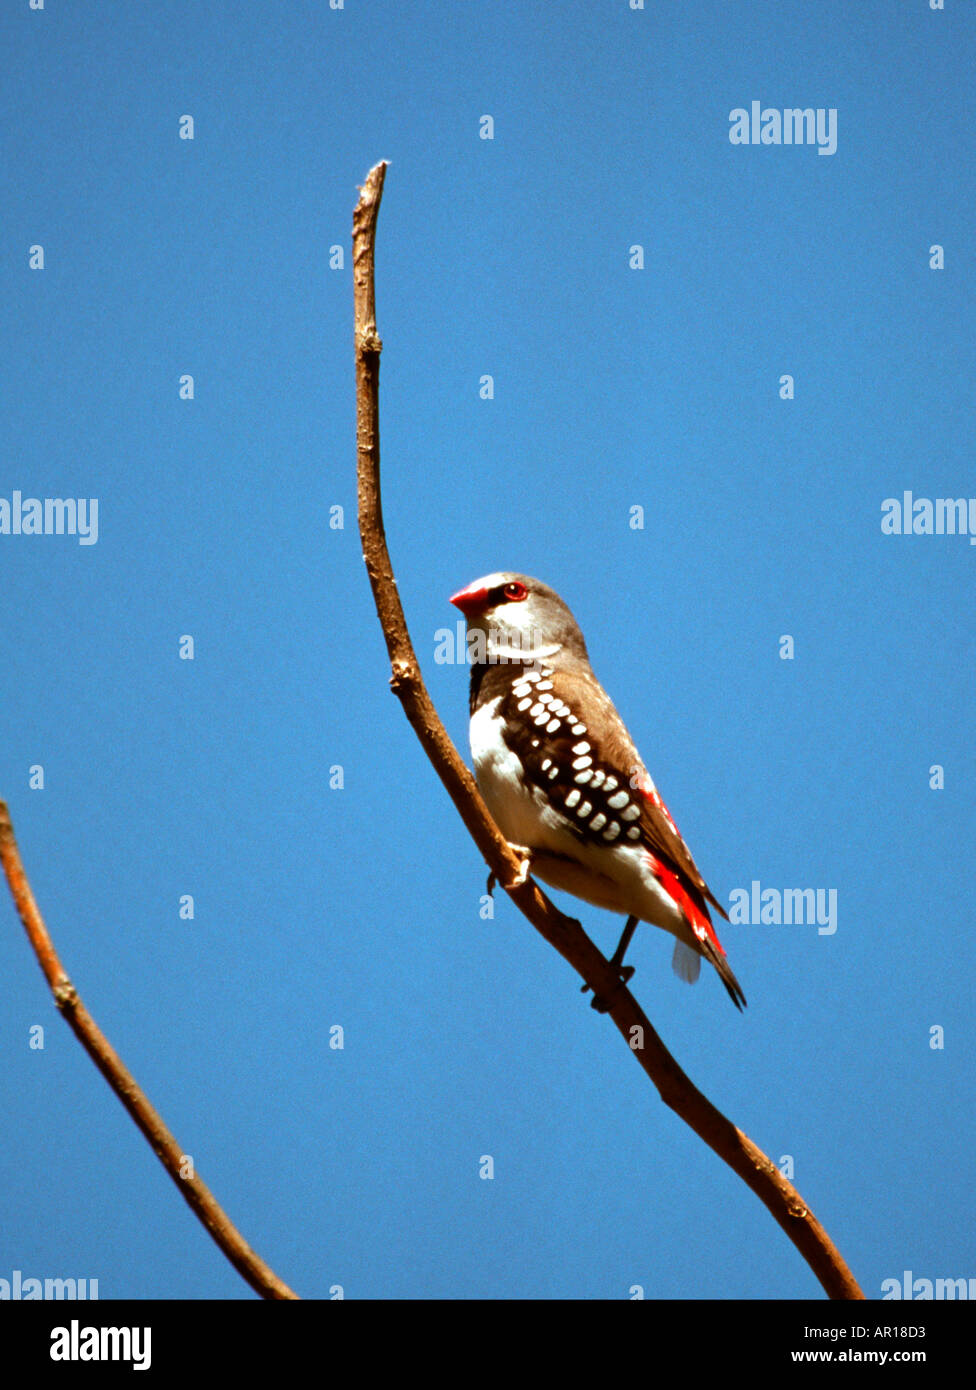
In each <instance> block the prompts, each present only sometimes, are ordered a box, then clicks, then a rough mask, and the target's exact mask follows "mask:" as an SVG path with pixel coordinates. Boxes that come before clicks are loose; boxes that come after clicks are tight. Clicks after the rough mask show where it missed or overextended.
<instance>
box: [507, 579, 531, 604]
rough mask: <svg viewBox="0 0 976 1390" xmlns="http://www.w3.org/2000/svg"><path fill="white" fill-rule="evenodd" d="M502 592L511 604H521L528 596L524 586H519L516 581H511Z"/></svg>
mask: <svg viewBox="0 0 976 1390" xmlns="http://www.w3.org/2000/svg"><path fill="white" fill-rule="evenodd" d="M502 592H503V593H504V595H505V597H506V598H507V599H510V600H511V602H512V603H521V601H522V599H524V598H528V596H529V591H528V589H527V588H526V587H525V585H524V584H520V583H519V582H518V580H516V579H513V580H512V582H511V584H506V585H505V588H504V589H503V590H502Z"/></svg>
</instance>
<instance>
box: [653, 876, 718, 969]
mask: <svg viewBox="0 0 976 1390" xmlns="http://www.w3.org/2000/svg"><path fill="white" fill-rule="evenodd" d="M647 857H648V859H649V860H650V863H651V872H652V873H653V875H654V877H655V878H656V879H657V880H658V882H659V883H660V884H661V886H662V887H663V888H664V889H665V890H666V891H667V892H668V893H670V894H671V896H672V898H674V900H675V902H676V903H677V904H678V906H679V907H680V908H681V910H682V912H683V913H684V914H685V916H686V917H687V918H688V921H689V922H690V923H691V927H692V931H693V932H694V933H695V935H696V936H697V937H698V939H699V941H705V940H706V939H707V940H709V941H710V942H711V943H712V945H713V946H714V947H715V949H716V950H717V951H720V952H721V954H722V955H723V956H724V955H725V949H724V947H723V946H722V943H721V941H719V939H718V937H717V936H716V935H715V930H714V928H713V926H712V924H711V922H710V921H709V919H708V917H707V916H706V914H705V913H704V912H703V911H702V909H701V908H700V907H699V906H698V904H697V903H696V902H695V901H694V899H693V898H692V897H691V895H690V894H689V893H688V890H687V889H686V888H685V887H684V885H683V883H682V882H681V879H680V878H679V877H678V875H677V874H676V873H675V872H674V870H673V869H668V868H666V867H665V865H664V864H662V863H661V861H660V859H655V858H654V855H653V854H648V856H647Z"/></svg>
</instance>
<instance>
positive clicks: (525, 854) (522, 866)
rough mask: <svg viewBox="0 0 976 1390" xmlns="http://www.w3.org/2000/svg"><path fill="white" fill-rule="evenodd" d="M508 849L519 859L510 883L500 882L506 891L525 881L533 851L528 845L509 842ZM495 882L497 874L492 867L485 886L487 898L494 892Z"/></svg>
mask: <svg viewBox="0 0 976 1390" xmlns="http://www.w3.org/2000/svg"><path fill="white" fill-rule="evenodd" d="M509 849H510V850H511V851H512V853H513V854H514V855H516V856H517V857H518V859H519V866H518V871H517V873H516V875H515V877H514V878H513V879H512V881H511V883H503V884H502V887H503V888H504V889H505V890H506V892H508V891H510V890H511V889H512V888H521V887H522V884H523V883H525V881H526V879H527V878H528V877H529V871H530V870H531V868H532V854H533V851H532V850H531V849H529V847H528V845H513V844H510V845H509ZM497 882H498V875H497V874H496V873H495V871H494V869H492V871H491V873H490V874H489V875H488V887H487V892H488V896H489V898H490V897H491V896H492V894H493V893H494V891H495V885H496V883H497Z"/></svg>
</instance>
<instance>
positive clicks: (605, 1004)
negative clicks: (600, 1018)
mask: <svg viewBox="0 0 976 1390" xmlns="http://www.w3.org/2000/svg"><path fill="white" fill-rule="evenodd" d="M633 973H634V967H633V966H632V965H622V966H621V967H620V970H619V971H618V975H619V979H620V985H626V984H627V983H628V982H629V980H630V978H631V976H632V975H633ZM620 985H618V986H617V988H616V989H615V990H614V991H613V993H612V994H611V995H610V997H609V999H608V998H605V997H604V996H602V995H597V994H595V995H594V996H593V998H592V999H591V1000H590V1008H591V1009H596V1011H597V1013H598V1014H608V1013H609V1012H610V1010H611V1009H612V1008H613V1006H614V1003H615V1001H616V997H617V995H618V994H619V993H620ZM589 988H590V987H589V985H583V986H582V987H581V989H580V994H586V993H587V992H588V991H589Z"/></svg>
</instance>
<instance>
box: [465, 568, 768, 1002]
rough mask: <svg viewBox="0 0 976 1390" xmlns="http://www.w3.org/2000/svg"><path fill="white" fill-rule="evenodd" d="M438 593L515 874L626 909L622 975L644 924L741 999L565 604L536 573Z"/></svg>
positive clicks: (699, 891)
mask: <svg viewBox="0 0 976 1390" xmlns="http://www.w3.org/2000/svg"><path fill="white" fill-rule="evenodd" d="M450 602H451V603H453V604H454V606H455V607H456V608H458V609H459V610H460V611H461V613H463V614H464V617H465V620H466V624H467V633H466V641H467V656H468V660H469V661H470V663H471V688H470V726H469V732H470V742H471V756H472V761H473V763H474V772H475V780H476V782H477V784H478V789H479V791H480V792H481V794H482V796H483V798H484V800H485V803H486V805H487V807H488V810H489V811H490V812H491V815H492V818H493V819H494V821H495V823H496V825H497V826H498V828H499V830H500V831H501V832H502V834H503V835H504V836H505V838H506V840H508V842H509V843H510V844H511V846H512V848H513V849H514V850H515V852H516V853H517V854H518V855H519V858H520V862H521V877H520V881H524V879H525V877H526V876H527V874H528V873H529V872H531V873H532V874H533V875H535V876H536V877H538V878H540V879H542V880H543V882H544V883H547V884H549V885H550V886H551V887H553V888H558V889H561V890H563V891H565V892H568V893H571V894H573V895H574V896H575V897H578V898H582V899H583V901H584V902H588V903H591V904H593V905H594V906H596V907H601V908H606V909H609V910H610V911H611V912H620V913H625V914H626V917H627V921H626V925H625V926H624V930H623V934H622V936H621V938H620V944H619V945H618V947H617V950H616V951H615V952H614V954H613V956H612V957H611V960H610V965H611V966H612V968H613V969H614V971H615V972H616V974H617V976H618V978H619V979H620V980H621V981H623V982H624V983H626V982H627V981H628V980H629V979H630V978H631V976H632V974H633V967H632V966H626V967H625V966H624V965H623V959H624V954H625V953H626V950H627V947H628V945H629V944H630V940H631V938H632V936H633V934H634V931H635V929H636V927H637V925H638V923H639V922H647V923H650V924H651V925H652V926H655V927H660V928H662V929H663V930H664V931H667V932H670V933H671V935H672V936H674V937H675V938H676V940H675V946H674V955H673V960H672V965H673V968H674V971H675V973H676V974H677V975H678V976H679V977H680V978H681V979H682V980H686V981H687V982H688V983H693V982H694V981H695V980H696V979H697V978H698V975H699V971H700V968H701V961H702V958H704V959H705V960H707V961H708V962H709V963H710V964H711V965H713V966H714V968H715V970H716V971H717V973H718V975H719V978H720V979H721V981H722V984H723V985H724V986H725V988H726V990H727V991H728V994H729V997H730V998H731V1000H732V1002H733V1004H735V1006H736V1008H737V1009H740V1010H741V1009H742V1007H743V1006H744V1005H745V1002H746V999H745V995H744V994H743V992H742V988H741V986H740V985H739V982H738V980H737V979H736V977H735V975H734V974H733V972H732V969H731V967H730V966H729V963H728V960H727V959H726V954H725V950H724V949H723V947H722V944H721V942H720V941H719V939H718V936H717V935H716V933H715V929H714V927H713V926H712V919H711V914H710V912H709V905H711V907H713V908H715V909H716V910H717V911H718V912H719V913H721V915H722V916H723V917H725V918H726V919H728V914H727V913H726V911H725V909H724V908H723V907H722V905H721V903H720V902H719V901H718V899H717V898H716V897H715V896H714V895H713V894H712V892H711V891H710V889H709V887H708V885H707V884H706V882H705V880H704V878H703V877H702V875H701V873H700V872H699V870H698V867H697V865H696V864H695V861H694V859H693V858H692V856H691V851H690V850H689V849H688V846H687V845H686V844H685V842H684V840H683V839H682V837H681V835H680V833H679V831H678V827H677V826H676V825H675V823H674V820H673V819H672V817H671V813H670V812H669V811H668V808H667V807H666V806H665V804H664V802H663V801H662V799H661V796H660V794H659V792H658V790H657V788H656V787H655V785H654V782H653V781H652V780H651V776H650V774H649V772H648V771H647V768H646V767H645V766H644V763H643V761H642V760H641V757H640V754H639V753H638V751H637V748H636V746H635V744H634V741H633V739H632V738H631V736H630V734H629V733H628V732H627V729H626V727H625V725H624V722H623V720H622V719H621V717H620V715H619V714H618V713H617V710H616V708H615V706H614V704H613V701H612V700H611V699H610V697H609V695H608V694H607V693H606V691H605V690H604V689H603V686H602V685H601V684H600V682H599V681H598V680H597V678H596V676H595V674H594V672H593V669H592V667H591V665H590V659H589V655H588V653H587V650H586V642H585V641H584V638H583V634H582V632H581V631H580V628H579V625H578V624H577V622H576V619H575V618H574V617H573V614H572V613H571V611H570V609H569V607H568V606H567V604H566V603H565V602H564V600H563V599H562V598H560V596H559V595H558V594H557V593H556V592H555V590H554V589H551V588H550V587H549V586H548V585H547V584H544V583H542V581H541V580H538V579H532V578H530V577H529V576H528V575H524V574H516V573H512V572H509V571H500V572H499V573H497V574H489V575H485V576H484V577H482V578H481V579H476V580H474V581H473V582H472V583H470V584H468V585H467V586H466V587H465V588H463V589H460V590H459V591H458V592H457V593H456V594H453V595H452V596H451V598H450ZM490 882H491V881H490ZM585 988H587V987H586V986H584V989H585ZM592 1002H593V1005H594V1007H595V1008H598V1009H601V1010H602V1011H604V1012H605V1011H606V1009H607V1007H609V1006H608V1005H607V1004H606V1003H605V1002H604V1001H603V1000H600V999H594V1000H593V1001H592Z"/></svg>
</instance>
